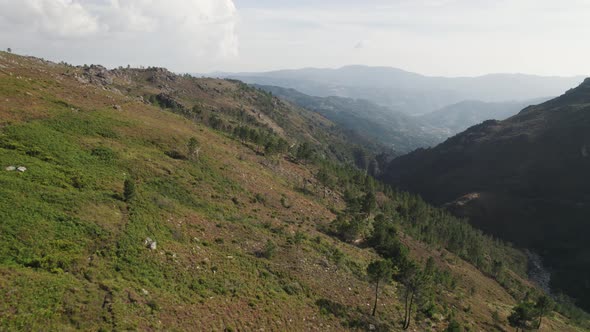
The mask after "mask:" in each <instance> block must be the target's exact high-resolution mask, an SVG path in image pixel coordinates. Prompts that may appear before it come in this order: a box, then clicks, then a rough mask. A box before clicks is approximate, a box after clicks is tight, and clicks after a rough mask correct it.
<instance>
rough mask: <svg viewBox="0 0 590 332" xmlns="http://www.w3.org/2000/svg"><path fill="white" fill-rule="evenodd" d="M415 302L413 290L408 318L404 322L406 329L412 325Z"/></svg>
mask: <svg viewBox="0 0 590 332" xmlns="http://www.w3.org/2000/svg"><path fill="white" fill-rule="evenodd" d="M413 302H414V292H412V296H411V297H410V306H409V307H408V318H407V319H406V323H405V324H404V330H407V329H408V328H409V327H410V321H411V320H412V305H413Z"/></svg>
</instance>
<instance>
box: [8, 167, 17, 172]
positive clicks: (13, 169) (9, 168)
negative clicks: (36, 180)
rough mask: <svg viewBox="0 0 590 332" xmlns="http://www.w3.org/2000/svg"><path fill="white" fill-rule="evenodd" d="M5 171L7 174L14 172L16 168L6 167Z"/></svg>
mask: <svg viewBox="0 0 590 332" xmlns="http://www.w3.org/2000/svg"><path fill="white" fill-rule="evenodd" d="M6 170H7V171H9V172H11V171H15V170H16V167H15V166H8V167H6Z"/></svg>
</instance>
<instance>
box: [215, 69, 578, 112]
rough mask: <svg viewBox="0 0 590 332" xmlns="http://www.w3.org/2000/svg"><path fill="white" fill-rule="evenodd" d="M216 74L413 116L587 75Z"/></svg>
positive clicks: (522, 95)
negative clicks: (358, 101)
mask: <svg viewBox="0 0 590 332" xmlns="http://www.w3.org/2000/svg"><path fill="white" fill-rule="evenodd" d="M213 75H216V76H221V77H231V78H236V79H240V80H242V81H244V82H246V83H254V84H260V85H273V86H281V87H285V88H292V89H295V90H298V91H300V92H302V93H305V94H308V95H312V96H318V97H329V96H339V97H347V98H355V99H366V100H369V101H372V102H374V103H376V104H379V105H381V106H385V107H388V108H390V109H391V110H394V111H399V112H403V113H406V114H409V115H420V114H425V113H429V112H433V111H436V110H438V109H441V108H443V107H446V106H449V105H452V104H456V103H459V102H463V101H465V100H478V101H482V102H507V101H523V100H529V99H535V98H542V97H546V96H556V95H559V94H561V93H562V92H563V91H565V90H567V89H569V88H571V87H572V86H576V85H578V84H579V83H580V82H581V81H582V80H583V77H582V76H575V77H548V76H547V77H544V76H535V75H524V74H490V75H484V76H477V77H455V78H450V77H434V76H425V75H420V74H416V73H411V72H408V71H404V70H401V69H397V68H391V67H368V66H358V65H357V66H346V67H342V68H338V69H319V68H306V69H297V70H279V71H271V72H260V73H214V74H213Z"/></svg>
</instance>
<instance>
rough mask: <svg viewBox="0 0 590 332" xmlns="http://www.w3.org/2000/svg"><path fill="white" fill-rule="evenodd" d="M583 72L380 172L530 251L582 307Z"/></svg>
mask: <svg viewBox="0 0 590 332" xmlns="http://www.w3.org/2000/svg"><path fill="white" fill-rule="evenodd" d="M589 170H590V78H589V79H586V80H584V82H583V83H582V84H581V85H579V86H578V87H577V88H574V89H571V90H569V91H567V92H566V93H565V94H563V95H561V96H560V97H557V98H555V99H552V100H550V101H547V102H544V103H542V104H540V105H537V106H531V107H527V108H525V109H524V110H522V111H521V112H520V113H518V114H517V115H515V116H512V117H510V118H508V119H506V120H504V121H493V120H490V121H485V122H484V123H482V124H479V125H476V126H473V127H471V128H469V129H468V130H466V131H465V132H462V133H460V134H458V135H456V136H454V137H452V138H450V139H448V140H446V141H445V142H444V143H442V144H440V145H438V146H436V147H434V148H431V149H419V150H417V151H414V152H412V153H410V154H408V155H405V156H402V157H399V158H396V159H394V160H393V161H392V162H391V163H390V164H389V166H388V167H387V169H386V171H385V173H384V175H383V179H384V180H385V181H387V182H388V183H390V184H394V185H397V186H400V187H401V188H404V189H407V190H410V191H412V192H416V193H420V194H421V195H422V196H423V197H424V198H425V199H426V200H428V201H430V202H432V203H435V204H438V205H446V206H447V207H448V208H449V209H450V210H451V211H453V212H454V213H456V214H457V215H460V216H465V217H469V218H470V219H471V221H472V223H474V224H476V225H477V226H479V227H480V228H482V229H484V230H486V231H488V232H492V233H494V234H497V235H499V236H501V237H503V238H505V239H509V240H511V241H514V242H516V243H517V244H519V245H522V246H530V247H533V248H535V249H536V250H538V251H539V252H540V253H541V254H542V256H543V257H544V259H545V260H546V262H547V263H548V264H549V265H550V266H551V268H552V270H553V275H552V284H551V286H552V287H553V288H554V289H555V290H563V291H566V292H567V293H568V294H570V295H571V296H574V297H576V298H577V299H578V300H579V303H580V304H581V305H583V306H584V307H585V308H586V309H589V308H590V283H589V282H588V280H590V260H589V258H588V257H590V244H589V242H588V233H589V232H590V223H589V219H588V216H590V190H589V188H590V173H589Z"/></svg>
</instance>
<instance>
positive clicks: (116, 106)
mask: <svg viewBox="0 0 590 332" xmlns="http://www.w3.org/2000/svg"><path fill="white" fill-rule="evenodd" d="M113 109H116V110H117V111H120V110H122V108H121V106H120V105H113Z"/></svg>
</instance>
